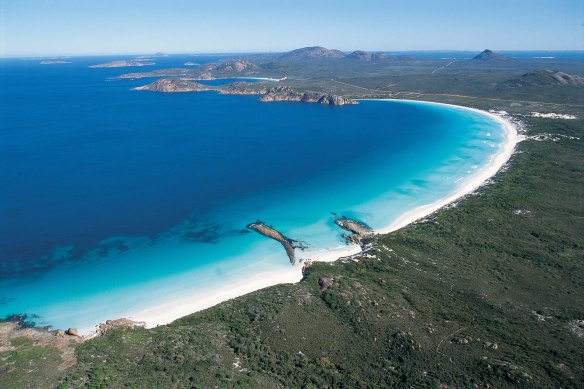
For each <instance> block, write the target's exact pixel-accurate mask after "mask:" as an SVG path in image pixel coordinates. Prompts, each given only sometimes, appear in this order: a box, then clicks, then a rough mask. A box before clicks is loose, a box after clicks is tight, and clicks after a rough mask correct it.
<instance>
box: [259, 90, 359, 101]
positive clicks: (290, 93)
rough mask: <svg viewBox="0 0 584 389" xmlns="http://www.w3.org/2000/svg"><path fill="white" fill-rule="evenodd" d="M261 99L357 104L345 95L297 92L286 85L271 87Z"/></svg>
mask: <svg viewBox="0 0 584 389" xmlns="http://www.w3.org/2000/svg"><path fill="white" fill-rule="evenodd" d="M260 101H263V102H270V101H299V102H303V103H318V104H323V105H348V104H356V102H355V101H353V100H351V99H348V98H346V97H343V96H338V95H329V94H325V93H320V92H311V91H305V92H297V91H295V90H293V89H292V88H290V87H286V86H280V87H274V88H270V89H269V90H268V91H267V93H266V94H264V95H263V96H262V97H260Z"/></svg>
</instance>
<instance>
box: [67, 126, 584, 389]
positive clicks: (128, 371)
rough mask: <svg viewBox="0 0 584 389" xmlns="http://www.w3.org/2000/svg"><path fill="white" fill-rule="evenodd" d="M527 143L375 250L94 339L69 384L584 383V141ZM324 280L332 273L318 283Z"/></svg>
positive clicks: (578, 130)
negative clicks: (579, 324) (480, 183)
mask: <svg viewBox="0 0 584 389" xmlns="http://www.w3.org/2000/svg"><path fill="white" fill-rule="evenodd" d="M526 124H527V126H528V129H529V131H530V134H536V133H550V132H552V133H555V134H561V135H568V136H581V135H582V134H583V133H584V131H583V123H582V121H546V120H543V119H537V120H535V119H533V120H529V121H526ZM519 151H520V153H518V154H517V155H515V156H514V158H513V162H512V164H511V167H510V169H509V170H508V171H505V172H503V173H501V174H499V175H498V177H497V179H496V180H495V182H494V183H492V184H491V185H489V186H488V187H486V188H484V189H483V190H481V191H480V194H479V195H475V196H470V197H468V198H466V199H464V200H462V201H460V202H459V203H458V205H457V206H456V207H451V208H450V209H446V210H442V211H440V212H438V213H436V214H435V215H433V216H432V217H430V218H428V219H427V220H426V221H424V222H422V223H418V224H415V225H412V226H410V227H407V228H405V229H403V230H400V231H398V232H396V233H393V234H389V235H385V236H380V237H376V238H374V239H372V240H371V243H372V244H373V249H371V250H370V251H368V253H367V254H369V255H370V256H365V255H362V256H359V257H357V258H355V259H354V260H347V261H344V262H342V263H336V264H315V265H312V266H311V267H309V268H308V272H307V275H306V278H305V280H304V281H303V282H301V283H300V284H297V285H281V286H276V287H272V288H268V289H265V290H262V291H259V292H256V293H252V294H250V295H248V296H245V297H243V298H239V299H235V300H232V301H229V302H226V303H224V304H221V305H219V306H217V307H214V308H212V309H209V310H207V311H204V312H201V313H197V314H194V315H191V316H189V317H186V318H183V319H180V320H178V321H176V322H175V323H173V324H171V325H169V326H162V327H158V328H156V329H153V330H115V331H111V333H108V334H107V335H106V336H104V337H101V338H98V339H95V340H92V341H90V342H86V343H84V344H83V345H81V346H80V347H78V349H77V355H78V364H77V365H76V366H74V368H72V369H71V370H70V371H69V372H68V374H67V375H66V376H65V378H64V379H63V381H62V387H77V386H89V387H122V386H129V387H146V386H150V387H152V386H155V387H169V388H170V387H177V388H179V387H202V388H203V387H214V386H218V387H232V386H242V387H254V388H255V387H306V388H311V387H312V388H321V387H350V388H355V387H379V386H393V387H409V386H413V387H437V386H439V385H440V384H447V385H449V386H450V387H472V386H473V385H477V386H478V387H486V386H487V385H490V386H491V387H498V388H501V387H526V388H527V387H529V388H531V387H563V388H570V387H572V388H576V387H579V386H580V387H581V386H582V385H583V384H584V371H583V367H582V364H581V362H582V360H584V338H582V337H578V336H577V335H576V334H575V333H573V332H572V331H571V330H570V328H569V327H570V323H571V322H572V321H574V320H578V319H584V294H583V293H582V291H583V286H584V261H582V259H583V253H584V237H583V236H582V233H581V231H584V220H583V218H582V215H584V208H583V207H584V204H583V202H582V194H583V188H584V176H583V174H582V170H581V166H584V152H583V151H584V150H583V146H582V142H581V141H580V140H576V139H573V140H570V139H567V138H566V139H562V140H560V141H558V142H552V141H542V142H537V141H530V140H528V141H525V142H523V143H521V144H520V145H519ZM321 277H333V278H334V281H333V283H332V285H331V286H330V287H329V288H328V289H326V290H325V291H322V292H321V291H320V289H319V285H318V280H319V278H321Z"/></svg>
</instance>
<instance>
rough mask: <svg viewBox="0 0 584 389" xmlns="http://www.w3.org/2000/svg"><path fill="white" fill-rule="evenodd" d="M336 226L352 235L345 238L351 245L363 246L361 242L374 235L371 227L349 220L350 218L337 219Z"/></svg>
mask: <svg viewBox="0 0 584 389" xmlns="http://www.w3.org/2000/svg"><path fill="white" fill-rule="evenodd" d="M335 224H336V225H337V226H339V227H340V228H342V229H343V230H345V231H348V232H350V233H351V235H348V236H346V238H345V239H346V240H347V241H348V242H350V243H355V244H358V245H361V240H362V239H363V238H366V237H368V236H371V235H373V234H374V232H373V230H372V229H371V227H369V226H368V225H366V224H365V223H362V222H360V221H356V220H353V219H349V218H348V217H345V216H341V217H337V218H335Z"/></svg>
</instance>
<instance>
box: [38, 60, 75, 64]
mask: <svg viewBox="0 0 584 389" xmlns="http://www.w3.org/2000/svg"><path fill="white" fill-rule="evenodd" d="M64 63H71V61H63V60H61V59H47V60H44V61H41V62H40V64H41V65H60V64H64Z"/></svg>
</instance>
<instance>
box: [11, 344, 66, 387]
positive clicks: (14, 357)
mask: <svg viewBox="0 0 584 389" xmlns="http://www.w3.org/2000/svg"><path fill="white" fill-rule="evenodd" d="M34 343H35V342H34V341H33V340H32V339H29V338H25V337H20V338H15V339H12V341H11V344H12V347H11V349H9V350H6V351H5V350H4V348H2V349H0V388H44V387H46V388H50V387H54V385H55V382H56V381H57V380H58V379H59V377H60V376H61V375H62V371H59V370H58V367H59V365H60V364H61V362H62V359H61V355H60V353H59V351H58V350H57V349H55V348H54V347H45V346H39V345H36V344H34Z"/></svg>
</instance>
